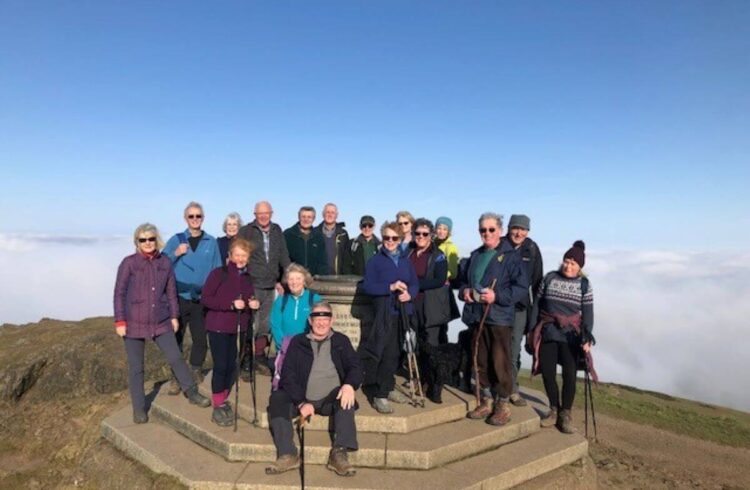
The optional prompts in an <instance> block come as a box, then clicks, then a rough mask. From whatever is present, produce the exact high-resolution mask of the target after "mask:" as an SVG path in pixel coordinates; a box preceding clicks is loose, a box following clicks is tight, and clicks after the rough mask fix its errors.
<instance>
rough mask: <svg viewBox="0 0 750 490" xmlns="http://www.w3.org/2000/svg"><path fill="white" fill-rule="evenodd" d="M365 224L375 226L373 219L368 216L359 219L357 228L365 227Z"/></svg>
mask: <svg viewBox="0 0 750 490" xmlns="http://www.w3.org/2000/svg"><path fill="white" fill-rule="evenodd" d="M365 224H368V225H372V226H375V218H373V217H372V216H370V215H369V214H366V215H364V216H362V217H361V218H360V219H359V227H360V228H362V225H365Z"/></svg>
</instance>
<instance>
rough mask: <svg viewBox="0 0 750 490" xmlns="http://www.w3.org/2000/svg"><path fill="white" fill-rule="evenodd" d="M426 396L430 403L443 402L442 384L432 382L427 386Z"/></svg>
mask: <svg viewBox="0 0 750 490" xmlns="http://www.w3.org/2000/svg"><path fill="white" fill-rule="evenodd" d="M427 398H429V399H430V401H431V402H432V403H438V404H439V403H443V385H439V384H434V385H430V387H429V388H427Z"/></svg>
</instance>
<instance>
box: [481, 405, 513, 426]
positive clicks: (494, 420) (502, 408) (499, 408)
mask: <svg viewBox="0 0 750 490" xmlns="http://www.w3.org/2000/svg"><path fill="white" fill-rule="evenodd" d="M508 422H510V403H509V402H507V401H505V400H498V401H497V402H495V410H494V411H493V412H492V415H490V416H489V418H487V423H488V424H490V425H505V424H507V423H508Z"/></svg>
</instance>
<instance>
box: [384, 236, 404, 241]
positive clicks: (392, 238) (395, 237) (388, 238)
mask: <svg viewBox="0 0 750 490" xmlns="http://www.w3.org/2000/svg"><path fill="white" fill-rule="evenodd" d="M383 241H384V242H400V241H401V239H400V238H399V237H397V236H388V235H384V236H383Z"/></svg>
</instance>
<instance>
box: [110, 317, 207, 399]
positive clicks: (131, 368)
mask: <svg viewBox="0 0 750 490" xmlns="http://www.w3.org/2000/svg"><path fill="white" fill-rule="evenodd" d="M124 341H125V353H126V354H127V356H128V388H129V389H130V401H131V402H132V404H133V410H136V411H142V410H145V408H146V394H145V392H144V390H143V377H144V368H143V358H144V352H145V349H146V339H132V338H130V337H125V338H124ZM154 342H155V343H156V345H157V346H158V347H159V349H160V350H161V352H162V354H164V357H166V358H167V362H168V363H169V365H170V366H171V367H172V372H173V373H174V374H175V377H176V378H177V382H178V383H180V388H182V391H187V390H189V389H190V388H191V387H192V386H193V385H194V384H195V381H194V380H193V377H192V376H191V375H190V370H189V369H188V367H187V364H185V361H183V360H182V354H181V353H180V349H179V347H177V340H176V339H175V335H174V333H173V332H167V333H164V334H162V335H159V336H158V337H154Z"/></svg>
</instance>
